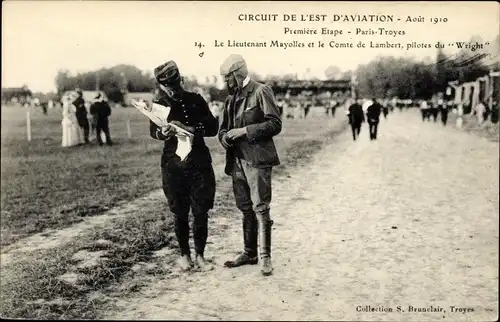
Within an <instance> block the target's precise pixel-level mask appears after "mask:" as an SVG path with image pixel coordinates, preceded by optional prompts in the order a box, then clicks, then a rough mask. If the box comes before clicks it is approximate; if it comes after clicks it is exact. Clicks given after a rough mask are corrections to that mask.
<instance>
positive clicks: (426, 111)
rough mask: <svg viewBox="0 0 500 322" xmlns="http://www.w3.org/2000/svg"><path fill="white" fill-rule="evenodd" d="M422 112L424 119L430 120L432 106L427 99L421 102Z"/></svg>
mask: <svg viewBox="0 0 500 322" xmlns="http://www.w3.org/2000/svg"><path fill="white" fill-rule="evenodd" d="M420 113H421V114H422V121H425V120H426V119H427V120H429V121H430V107H429V104H427V101H426V100H422V102H420Z"/></svg>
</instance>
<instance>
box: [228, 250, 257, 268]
mask: <svg viewBox="0 0 500 322" xmlns="http://www.w3.org/2000/svg"><path fill="white" fill-rule="evenodd" d="M258 262H259V258H258V257H257V256H255V257H250V256H248V255H247V254H245V253H241V254H239V255H238V256H237V257H236V258H235V259H234V260H232V261H227V262H225V263H224V266H226V267H230V268H233V267H238V266H242V265H255V264H257V263H258Z"/></svg>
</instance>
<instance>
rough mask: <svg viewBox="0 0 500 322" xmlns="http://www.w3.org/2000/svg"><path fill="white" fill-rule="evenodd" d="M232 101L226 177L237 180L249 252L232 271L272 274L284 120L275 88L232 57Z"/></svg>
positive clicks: (226, 66) (225, 121) (224, 131)
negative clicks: (274, 183) (275, 179)
mask: <svg viewBox="0 0 500 322" xmlns="http://www.w3.org/2000/svg"><path fill="white" fill-rule="evenodd" d="M220 73H221V75H222V76H223V77H224V81H225V82H226V86H227V88H228V91H229V94H230V96H229V97H228V98H227V99H226V102H225V104H224V111H223V115H222V124H221V127H220V130H219V135H218V137H219V141H220V142H221V144H222V146H223V147H224V148H225V149H226V167H225V173H226V174H227V175H230V176H232V180H233V192H234V197H235V199H236V206H237V207H238V209H239V210H240V211H241V212H242V213H243V240H244V251H243V252H242V253H241V254H240V255H238V256H237V257H236V258H235V259H234V260H230V261H227V262H226V263H225V264H224V265H225V266H226V267H231V268H232V267H238V266H241V265H255V264H257V263H258V262H259V258H258V252H257V242H258V240H260V243H259V244H260V250H259V252H260V262H261V272H262V274H263V275H265V276H267V275H271V274H272V265H271V229H272V225H273V221H272V220H271V216H270V203H271V173H272V167H273V166H277V165H279V164H280V160H279V157H278V153H277V151H276V147H275V145H274V141H273V137H274V136H276V135H278V134H279V133H280V132H281V118H280V113H279V109H278V107H277V106H276V101H275V98H274V93H273V91H272V89H271V88H270V87H269V86H266V85H264V84H261V83H258V82H256V81H254V80H252V79H250V78H249V77H248V70H247V66H246V62H245V60H244V59H243V57H241V56H240V55H230V56H229V57H228V58H227V59H226V60H225V61H224V62H223V64H222V65H221V67H220Z"/></svg>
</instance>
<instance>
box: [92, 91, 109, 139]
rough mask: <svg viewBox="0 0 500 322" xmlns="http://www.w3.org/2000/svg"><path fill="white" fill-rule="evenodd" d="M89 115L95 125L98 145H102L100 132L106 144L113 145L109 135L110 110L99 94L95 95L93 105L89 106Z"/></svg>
mask: <svg viewBox="0 0 500 322" xmlns="http://www.w3.org/2000/svg"><path fill="white" fill-rule="evenodd" d="M90 114H91V115H92V119H93V123H94V124H95V132H96V139H97V142H99V145H103V140H102V137H101V135H102V132H104V135H105V137H106V144H107V145H113V143H112V142H111V135H110V134H109V121H108V118H109V116H110V115H111V108H110V107H109V104H108V102H106V101H105V100H104V97H103V96H102V95H101V93H99V94H97V96H96V97H95V100H94V103H93V104H92V105H91V106H90Z"/></svg>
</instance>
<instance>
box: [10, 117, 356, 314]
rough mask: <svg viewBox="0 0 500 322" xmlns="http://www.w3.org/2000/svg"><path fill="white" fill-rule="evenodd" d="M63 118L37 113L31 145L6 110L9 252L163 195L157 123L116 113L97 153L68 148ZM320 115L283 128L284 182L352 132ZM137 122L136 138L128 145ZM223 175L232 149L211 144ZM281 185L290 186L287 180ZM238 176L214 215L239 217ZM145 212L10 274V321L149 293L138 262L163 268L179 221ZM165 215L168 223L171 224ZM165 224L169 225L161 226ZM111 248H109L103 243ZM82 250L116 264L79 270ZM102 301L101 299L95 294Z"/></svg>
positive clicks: (279, 171) (28, 257)
mask: <svg viewBox="0 0 500 322" xmlns="http://www.w3.org/2000/svg"><path fill="white" fill-rule="evenodd" d="M58 112H59V111H57V113H56V111H55V110H51V111H49V115H47V116H45V115H42V114H41V113H40V112H37V111H35V112H34V113H33V118H32V126H33V134H32V141H31V142H27V141H26V136H25V123H24V111H22V109H13V108H5V109H2V213H1V215H2V244H3V245H7V244H10V243H12V242H14V241H16V240H19V239H20V238H22V237H24V236H29V235H31V234H33V233H35V232H40V231H43V230H44V229H45V228H59V227H64V226H68V225H70V224H71V223H74V222H77V221H80V220H82V217H84V216H95V215H98V214H100V213H103V212H105V211H106V210H107V209H108V208H111V207H113V206H115V205H117V204H120V203H122V202H132V201H133V199H134V198H136V197H138V196H141V195H143V194H146V193H147V192H149V191H151V190H154V189H158V188H160V182H161V180H160V177H159V173H160V169H159V159H160V154H161V147H162V143H161V142H158V141H155V140H153V139H151V138H150V137H149V135H148V131H147V130H148V123H147V120H145V119H144V118H143V117H142V116H140V115H138V114H137V112H135V110H132V109H120V110H113V115H112V118H111V121H110V123H111V126H110V127H111V135H112V137H113V138H114V141H115V142H116V143H117V144H116V145H115V146H113V147H107V146H104V147H99V146H96V145H95V144H94V145H91V146H85V147H74V148H61V147H60V141H59V140H60V131H61V130H60V116H59V113H58ZM323 113H324V111H323V109H317V110H313V111H312V112H311V117H310V118H308V119H307V120H284V126H283V131H282V133H281V134H280V135H279V136H278V137H276V145H277V147H278V150H279V154H280V158H281V160H282V165H280V166H279V167H277V168H276V171H275V177H276V178H277V179H278V180H284V179H286V177H287V174H288V173H289V171H294V170H293V169H294V168H295V167H296V166H298V165H299V164H300V166H307V160H308V158H309V157H310V156H311V155H312V154H313V153H314V152H316V151H318V150H319V149H321V146H322V144H324V143H325V142H327V141H328V140H330V139H331V138H332V137H334V136H335V134H336V133H338V131H342V130H343V129H345V125H346V122H345V117H343V115H339V116H337V119H335V120H334V119H332V118H331V116H330V117H329V118H326V117H324V115H323ZM127 118H129V119H130V123H131V128H132V133H133V139H128V138H127V135H126V133H127V131H126V125H125V124H126V123H125V120H126V119H127ZM207 143H208V145H209V146H210V148H211V152H212V156H213V159H214V166H215V169H216V173H220V172H221V170H222V169H221V166H222V161H223V159H224V158H223V157H224V154H223V150H222V148H221V147H220V145H219V143H218V142H217V141H216V140H215V139H214V138H210V139H208V140H207ZM280 178H281V179H280ZM233 199H234V198H233V197H232V190H231V185H230V180H229V177H227V176H219V179H218V181H217V195H216V202H215V208H214V210H213V212H212V215H215V216H234V215H235V212H237V210H236V209H235V206H234V200H233ZM161 202H162V204H161V205H160V206H158V205H151V207H148V208H147V209H143V210H142V211H141V213H140V216H136V215H133V216H128V217H126V218H115V219H114V220H112V222H111V223H108V224H107V225H106V226H105V227H95V229H93V230H92V231H89V232H87V233H86V234H84V235H83V236H80V237H79V238H78V239H77V240H73V241H72V242H70V243H68V244H65V245H61V246H60V247H57V248H56V249H50V250H42V251H32V252H29V253H25V254H24V255H23V257H22V258H17V259H16V261H14V262H12V263H9V264H7V265H5V266H4V267H2V290H1V294H0V303H1V307H2V312H0V313H1V315H2V316H3V317H10V318H29V317H31V318H38V319H40V318H46V319H65V318H98V317H99V310H102V309H103V308H105V307H108V306H112V301H108V300H109V299H110V298H113V297H116V296H126V294H129V293H133V292H134V291H135V290H137V288H140V287H141V285H138V284H137V283H134V284H127V283H126V282H125V281H127V279H129V278H130V277H132V276H133V277H134V278H135V280H137V274H139V273H137V271H136V270H134V269H133V267H134V265H137V264H138V263H141V262H142V263H155V261H157V260H156V259H155V257H154V254H153V253H154V251H156V250H159V249H165V248H172V247H173V249H174V250H175V251H176V247H175V242H174V241H173V239H172V236H171V235H170V237H168V236H169V233H171V220H170V219H171V218H170V217H169V216H165V214H166V212H167V209H166V203H163V201H161ZM165 217H166V218H165ZM162 218H163V219H162ZM102 239H104V240H107V241H110V242H111V244H109V245H104V246H103V245H100V244H98V243H97V241H98V240H102ZM82 250H91V251H96V250H105V251H106V252H107V254H108V255H107V260H106V261H104V262H100V263H99V265H98V266H97V267H93V268H92V269H88V268H76V267H75V262H74V258H73V256H74V255H75V254H76V253H77V252H80V251H82ZM157 264H158V265H157V266H156V268H155V269H153V270H150V271H148V272H147V273H144V274H143V275H141V276H142V277H141V278H142V279H143V280H144V281H145V282H147V281H150V280H151V279H152V278H154V277H155V276H156V277H157V278H158V276H160V278H161V276H162V274H163V273H164V272H165V270H166V269H167V270H168V269H169V267H170V265H169V264H168V263H167V265H166V266H165V263H157ZM68 272H73V273H74V272H76V273H77V274H79V276H80V277H79V283H78V285H73V284H71V283H66V282H61V280H60V279H59V277H60V276H61V275H62V274H66V273H68ZM96 294H97V295H96Z"/></svg>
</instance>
